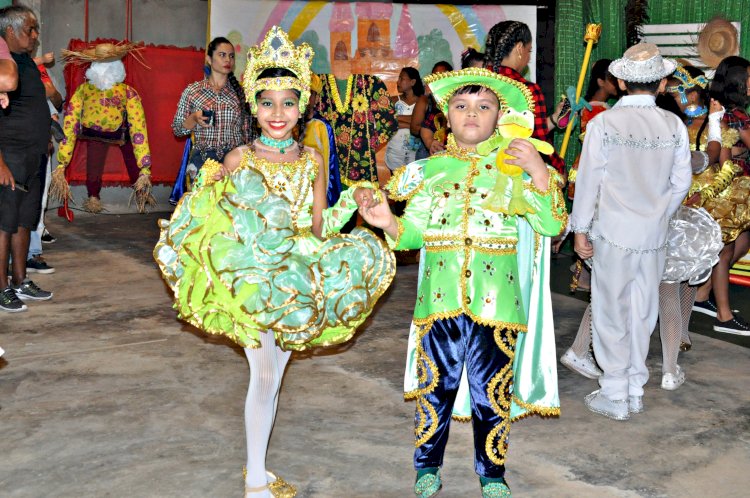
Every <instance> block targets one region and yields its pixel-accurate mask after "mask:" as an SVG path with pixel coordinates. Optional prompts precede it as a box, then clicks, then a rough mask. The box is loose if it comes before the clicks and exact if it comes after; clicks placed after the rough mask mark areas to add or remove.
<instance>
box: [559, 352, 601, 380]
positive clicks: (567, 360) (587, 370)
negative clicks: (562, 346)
mask: <svg viewBox="0 0 750 498" xmlns="http://www.w3.org/2000/svg"><path fill="white" fill-rule="evenodd" d="M560 363H562V364H563V365H565V366H566V367H568V368H569V369H571V370H573V371H574V372H576V373H579V374H581V375H583V376H584V377H586V378H587V379H598V378H599V377H601V376H602V371H601V370H600V369H599V367H597V366H596V361H594V355H593V354H591V351H589V352H587V353H586V356H584V357H583V358H581V357H580V356H578V355H576V354H575V353H574V352H573V350H572V349H571V348H568V350H567V351H565V354H564V355H562V356H561V357H560Z"/></svg>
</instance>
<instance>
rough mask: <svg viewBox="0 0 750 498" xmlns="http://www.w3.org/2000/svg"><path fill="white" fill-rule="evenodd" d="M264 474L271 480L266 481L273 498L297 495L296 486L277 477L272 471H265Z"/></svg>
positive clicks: (288, 497)
mask: <svg viewBox="0 0 750 498" xmlns="http://www.w3.org/2000/svg"><path fill="white" fill-rule="evenodd" d="M266 475H267V476H268V478H269V479H270V480H271V482H269V483H268V489H269V490H270V491H271V494H272V495H273V496H274V497H275V498H293V497H295V496H297V488H296V487H294V486H292V485H291V484H289V483H288V482H286V481H285V480H284V479H282V478H281V477H278V476H277V475H276V474H274V473H273V472H269V471H266Z"/></svg>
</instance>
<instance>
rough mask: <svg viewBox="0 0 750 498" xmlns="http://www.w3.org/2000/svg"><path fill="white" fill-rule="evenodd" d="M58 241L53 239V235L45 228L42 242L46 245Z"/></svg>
mask: <svg viewBox="0 0 750 498" xmlns="http://www.w3.org/2000/svg"><path fill="white" fill-rule="evenodd" d="M56 240H57V239H56V238H55V237H53V236H52V234H51V233H49V232H48V231H47V229H46V228H45V229H44V232H42V242H44V243H45V244H52V243H53V242H54V241H56Z"/></svg>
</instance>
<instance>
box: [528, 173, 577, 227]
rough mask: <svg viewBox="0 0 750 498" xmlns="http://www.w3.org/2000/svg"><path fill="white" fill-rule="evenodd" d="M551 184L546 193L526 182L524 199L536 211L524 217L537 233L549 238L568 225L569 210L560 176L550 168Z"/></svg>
mask: <svg viewBox="0 0 750 498" xmlns="http://www.w3.org/2000/svg"><path fill="white" fill-rule="evenodd" d="M549 172H550V173H549V184H548V185H547V190H546V191H544V192H543V191H541V190H539V189H538V188H536V186H535V185H534V183H533V182H531V181H527V182H524V187H525V188H524V193H523V195H524V199H526V202H528V203H529V204H530V205H531V206H532V207H533V209H534V213H528V214H526V215H525V216H524V218H525V219H526V221H528V222H529V225H531V228H533V229H534V231H535V232H537V233H539V234H541V235H545V236H547V237H555V236H556V235H559V234H560V232H562V231H563V229H564V228H565V226H566V225H567V224H568V210H567V209H566V207H565V199H564V197H563V193H562V191H561V190H560V186H559V185H560V180H561V177H560V175H559V174H558V173H557V172H556V171H555V170H554V169H553V168H552V167H550V168H549Z"/></svg>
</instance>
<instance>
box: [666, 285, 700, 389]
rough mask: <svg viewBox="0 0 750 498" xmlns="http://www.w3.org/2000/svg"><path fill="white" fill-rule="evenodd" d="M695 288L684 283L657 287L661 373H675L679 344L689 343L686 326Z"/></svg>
mask: <svg viewBox="0 0 750 498" xmlns="http://www.w3.org/2000/svg"><path fill="white" fill-rule="evenodd" d="M695 292H696V288H695V287H691V286H689V285H688V284H687V283H686V282H683V283H679V284H667V283H664V282H662V283H661V284H660V285H659V334H660V335H661V350H662V368H661V370H662V373H672V374H676V373H677V356H678V355H679V353H680V343H681V342H687V343H688V344H689V343H690V336H689V332H688V326H689V325H690V314H691V313H692V310H693V301H694V300H695Z"/></svg>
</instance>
